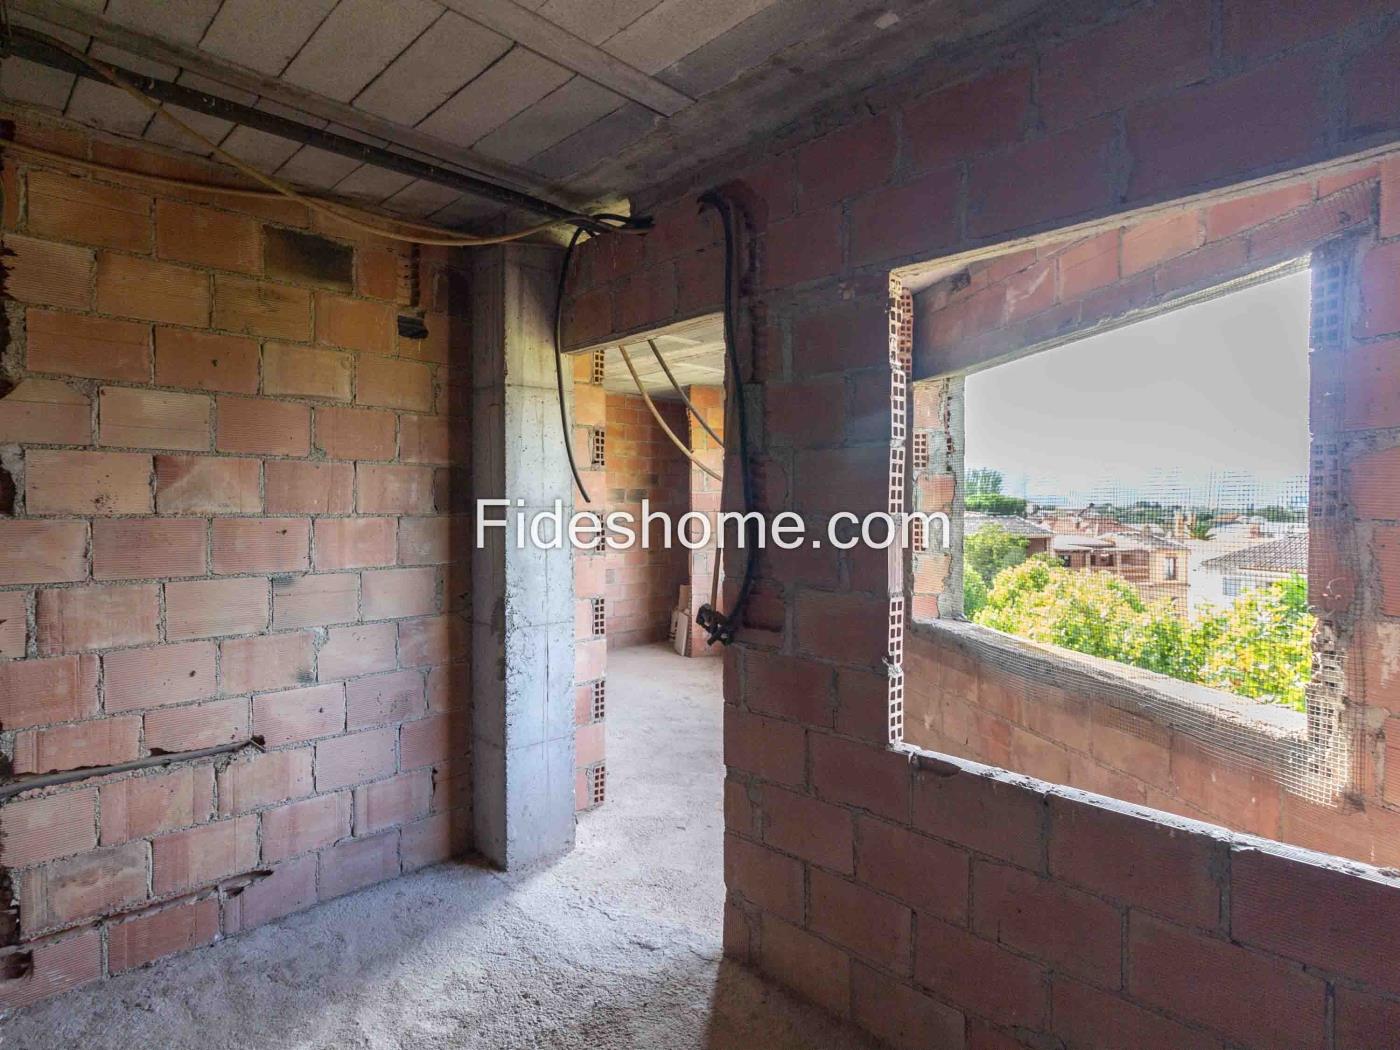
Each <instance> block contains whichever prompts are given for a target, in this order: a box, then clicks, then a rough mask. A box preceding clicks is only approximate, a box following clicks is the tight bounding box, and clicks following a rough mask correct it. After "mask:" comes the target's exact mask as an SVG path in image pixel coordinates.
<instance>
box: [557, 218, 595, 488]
mask: <svg viewBox="0 0 1400 1050" xmlns="http://www.w3.org/2000/svg"><path fill="white" fill-rule="evenodd" d="M583 234H584V229H583V227H582V226H578V227H575V229H574V235H573V236H572V237H570V238H569V245H568V247H567V248H565V249H564V258H563V260H562V261H561V262H560V264H559V289H558V294H557V295H555V297H554V380H555V382H556V383H557V384H558V387H559V426H560V428H561V429H562V430H563V432H564V453H565V455H567V456H568V457H569V470H570V471H571V472H572V473H573V475H574V484H575V485H577V486H578V491H579V495H581V496H582V497H583V502H585V503H590V502H592V501H591V500H590V499H589V498H588V490H587V489H586V488H584V487H583V478H582V477H581V476H580V475H579V472H578V464H577V463H575V462H574V438H573V434H572V433H570V431H569V416H568V412H567V411H566V410H565V408H564V284H565V282H566V281H568V279H569V261H570V260H571V259H572V258H573V255H574V247H575V246H576V245H577V244H578V239H579V238H580V237H582V236H583Z"/></svg>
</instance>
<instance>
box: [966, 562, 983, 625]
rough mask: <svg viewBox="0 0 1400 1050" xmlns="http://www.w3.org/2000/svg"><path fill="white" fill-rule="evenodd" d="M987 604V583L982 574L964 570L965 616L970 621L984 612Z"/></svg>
mask: <svg viewBox="0 0 1400 1050" xmlns="http://www.w3.org/2000/svg"><path fill="white" fill-rule="evenodd" d="M986 604H987V581H986V580H984V579H982V575H981V573H977V572H973V571H972V570H971V569H968V568H967V567H966V566H964V568H963V615H964V616H966V617H967V618H968V619H969V620H970V619H972V618H973V617H974V616H976V615H977V614H978V613H979V612H981V611H982V606H984V605H986Z"/></svg>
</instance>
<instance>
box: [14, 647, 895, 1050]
mask: <svg viewBox="0 0 1400 1050" xmlns="http://www.w3.org/2000/svg"><path fill="white" fill-rule="evenodd" d="M608 659H609V667H608V774H609V776H608V801H607V803H606V804H605V805H604V806H603V808H602V809H600V810H598V811H596V812H594V813H588V814H585V815H583V817H582V818H581V819H580V821H579V826H578V847H577V848H576V849H575V850H574V852H573V853H571V854H570V855H568V856H567V857H564V858H563V859H561V860H559V861H558V862H556V863H554V864H553V865H550V866H547V867H543V868H540V869H537V870H535V871H532V872H527V873H524V874H521V875H511V876H505V875H501V874H499V873H496V872H492V871H488V870H485V869H483V868H480V867H476V866H472V865H469V864H449V865H442V866H439V867H436V868H432V869H429V870H427V871H423V872H419V873H417V874H414V875H410V876H408V877H406V878H402V879H398V880H395V881H393V882H388V883H384V884H382V885H380V886H377V887H374V888H371V889H368V890H364V891H362V892H360V893H356V894H352V895H350V896H348V897H344V898H341V899H340V900H337V901H335V902H333V903H330V904H326V905H322V906H320V907H317V908H313V909H311V910H310V911H306V912H301V913H299V914H297V915H293V916H290V917H288V918H286V919H283V920H281V921H279V922H274V923H271V924H269V925H267V926H264V927H261V928H260V929H257V930H255V931H252V932H251V933H248V934H246V935H243V936H239V937H234V938H231V939H229V940H226V941H223V942H221V943H219V944H217V945H214V946H213V947H211V948H206V949H203V950H200V951H197V952H193V953H191V954H188V955H183V956H177V957H175V958H173V959H167V960H165V961H163V962H160V963H157V964H156V965H154V966H152V967H149V968H147V969H145V970H140V971H136V972H134V973H130V974H126V975H124V976H122V977H118V978H116V979H114V980H111V981H108V982H106V983H105V984H101V985H96V986H93V987H90V988H87V989H82V990H79V991H77V992H74V993H72V994H70V995H68V996H65V997H61V998H60V999H58V1000H56V1001H53V1002H49V1003H46V1004H40V1005H38V1006H35V1007H32V1008H30V1009H28V1010H25V1011H20V1012H18V1013H17V1014H15V1015H13V1016H11V1017H9V1018H7V1019H5V1020H4V1021H0V1047H3V1048H6V1050H8V1048H12V1047H13V1048H23V1050H47V1048H51V1047H52V1048H59V1047H63V1048H71V1047H82V1048H83V1050H105V1048H113V1050H132V1048H134V1047H161V1048H176V1047H189V1048H195V1047H198V1048H208V1050H224V1048H228V1050H234V1048H237V1050H253V1048H258V1050H265V1048H281V1047H297V1048H309V1047H318V1048H319V1047H326V1048H332V1047H334V1048H337V1050H342V1048H344V1050H351V1048H366V1050H410V1048H412V1050H420V1048H422V1050H431V1048H454V1050H455V1048H465V1047H481V1048H487V1047H490V1048H493V1050H498V1048H506V1047H549V1048H558V1047H580V1048H584V1047H586V1048H590V1050H597V1048H622V1047H648V1048H649V1047H666V1048H667V1050H679V1048H685V1047H702V1048H706V1050H753V1048H757V1047H762V1048H764V1050H789V1048H790V1050H799V1048H800V1050H807V1048H812V1047H831V1048H836V1050H844V1048H852V1050H855V1048H862V1050H869V1048H870V1047H871V1046H872V1045H873V1044H871V1043H869V1042H867V1041H866V1040H865V1039H864V1038H862V1037H861V1036H860V1035H859V1034H858V1033H856V1032H855V1031H854V1030H853V1029H849V1028H845V1027H843V1026H841V1025H839V1024H838V1023H836V1022H835V1021H834V1020H833V1019H831V1018H830V1017H828V1016H827V1015H825V1014H822V1013H820V1012H819V1011H817V1010H815V1009H812V1008H810V1007H807V1006H805V1005H803V1004H801V1003H798V1002H796V1001H795V1000H793V999H791V998H790V997H788V996H787V995H786V994H785V993H784V992H782V991H781V990H779V989H777V988H774V987H772V986H770V985H768V984H766V983H765V982H763V981H761V980H760V979H759V978H757V977H756V976H755V975H753V974H752V973H750V972H749V971H748V970H746V969H743V968H742V967H738V966H735V965H734V964H732V963H727V962H724V961H722V959H721V957H720V914H721V904H722V902H723V899H724V885H723V876H722V870H721V861H720V857H721V836H722V832H723V820H722V815H721V803H720V799H721V780H722V776H723V766H722V764H721V750H720V722H721V708H722V704H721V699H720V663H721V662H720V661H719V660H716V659H696V660H686V659H684V658H682V657H679V656H676V655H675V654H674V653H673V652H671V651H670V650H669V649H668V648H666V647H663V646H648V647H644V648H637V649H625V650H619V651H615V652H613V653H610V654H609V657H608Z"/></svg>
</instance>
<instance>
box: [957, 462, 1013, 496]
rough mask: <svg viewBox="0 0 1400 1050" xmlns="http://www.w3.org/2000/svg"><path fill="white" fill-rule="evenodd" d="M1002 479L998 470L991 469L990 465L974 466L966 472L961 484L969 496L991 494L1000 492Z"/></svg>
mask: <svg viewBox="0 0 1400 1050" xmlns="http://www.w3.org/2000/svg"><path fill="white" fill-rule="evenodd" d="M1003 480H1004V479H1003V478H1002V474H1001V471H999V470H993V469H992V468H991V467H974V468H973V469H972V470H969V471H968V472H967V477H966V478H965V479H964V481H963V485H964V488H965V491H966V492H967V494H968V495H969V496H992V495H996V494H998V493H1000V492H1001V485H1002V481H1003Z"/></svg>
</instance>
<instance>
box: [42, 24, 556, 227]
mask: <svg viewBox="0 0 1400 1050" xmlns="http://www.w3.org/2000/svg"><path fill="white" fill-rule="evenodd" d="M45 42H46V43H48V44H49V45H50V46H52V47H55V48H57V49H59V50H60V51H63V52H64V53H66V54H68V55H70V56H71V57H73V58H76V59H77V60H78V61H80V62H82V63H83V64H84V65H86V66H88V67H89V68H90V69H93V70H95V71H96V72H97V73H99V74H100V75H101V76H102V78H103V79H104V80H107V81H109V82H110V83H111V84H112V85H113V86H114V87H116V88H118V89H119V90H121V91H124V92H125V93H126V94H128V95H130V96H131V97H132V98H133V99H135V100H136V101H137V102H139V103H140V104H141V105H142V106H144V107H145V108H146V109H149V110H150V111H151V112H152V113H154V114H156V115H157V116H160V117H164V118H165V119H166V120H167V121H169V122H170V123H172V124H174V125H175V126H176V127H177V128H179V129H180V130H181V131H183V132H184V133H185V134H186V135H189V136H190V137H191V138H193V139H194V140H195V141H197V142H199V143H200V144H201V145H203V146H205V147H207V148H208V149H209V150H211V151H212V152H213V153H214V155H215V156H216V157H218V158H219V159H220V160H222V161H223V162H224V163H225V164H228V165H229V166H230V167H232V168H234V169H235V170H236V171H239V172H241V173H242V174H244V175H246V176H247V177H248V178H250V179H252V180H253V181H254V182H260V183H262V184H263V185H264V186H266V187H268V189H269V190H271V191H272V193H273V194H276V195H280V196H283V197H286V198H288V199H290V200H294V201H296V202H297V203H299V204H302V205H304V206H305V207H307V208H310V209H311V210H312V211H315V212H319V213H321V214H322V215H325V216H327V217H329V218H331V219H332V220H335V221H338V222H342V223H344V224H345V225H347V226H351V227H354V228H356V229H360V230H364V231H366V232H368V233H372V234H375V235H376V236H379V237H386V238H388V239H390V240H396V241H404V242H407V243H409V244H427V245H434V246H438V247H443V248H470V247H480V246H484V245H489V244H505V243H508V242H510V241H517V240H520V239H521V238H523V237H529V236H531V235H533V234H536V233H540V232H542V231H544V230H547V229H550V228H551V227H554V226H558V225H560V224H561V223H565V222H569V221H571V220H568V219H551V220H550V221H548V222H542V223H539V224H537V225H535V226H530V227H527V228H525V229H523V230H516V231H514V232H512V233H505V234H497V235H494V236H487V237H472V236H467V235H462V234H456V235H453V236H445V237H439V236H431V237H415V236H409V235H407V234H402V233H398V232H396V231H394V230H391V229H388V228H386V227H384V226H380V225H376V224H374V223H368V222H363V221H361V220H360V219H358V218H356V217H355V216H354V215H353V214H349V213H348V212H347V211H346V210H345V209H342V208H341V207H340V206H339V205H332V204H328V203H326V202H323V201H320V200H317V199H316V198H314V197H309V196H307V195H305V194H303V193H300V192H298V191H297V190H294V189H292V188H291V187H290V186H288V185H286V184H285V183H283V182H281V181H280V180H278V179H274V178H273V177H271V176H270V175H264V174H263V173H262V172H260V171H258V170H257V169H256V168H254V167H251V166H249V165H248V164H245V163H244V162H243V161H241V160H239V159H238V158H237V157H235V156H234V155H233V154H231V153H229V152H228V151H227V150H225V149H223V148H222V147H220V146H219V145H218V144H217V143H215V142H213V141H211V140H210V139H208V138H206V137H205V136H204V135H203V134H201V133H200V132H198V131H196V130H195V129H194V128H192V127H190V126H189V125H188V124H186V123H185V122H184V121H183V120H181V119H180V118H179V117H177V116H175V115H174V114H173V113H171V112H170V111H169V110H167V109H166V108H165V107H164V106H162V105H161V104H160V103H159V102H156V101H154V100H153V99H151V98H149V97H147V96H146V95H145V94H143V93H142V92H141V91H139V90H137V89H136V88H135V87H133V86H132V85H131V84H129V83H127V81H126V80H125V79H124V78H123V77H121V76H119V75H118V74H117V73H116V71H115V70H113V69H111V68H110V67H108V66H107V65H106V64H104V63H102V62H99V61H97V60H96V59H94V58H91V57H89V56H88V55H85V54H83V53H82V52H81V51H78V50H76V49H75V48H72V47H69V46H68V45H67V44H66V43H64V42H63V41H61V40H54V39H49V38H47V37H46V38H45ZM22 148H23V149H32V148H33V147H22ZM60 156H61V155H60ZM65 159H69V158H65ZM83 163H84V164H90V163H95V162H92V161H84V162H83ZM195 185H198V184H195ZM210 192H229V191H226V190H211V191H210ZM234 192H237V193H238V194H239V195H243V194H245V193H248V192H251V191H247V190H238V191H234ZM387 221H389V222H392V223H394V224H395V225H397V226H402V227H406V228H410V229H412V228H417V229H419V230H436V229H438V228H437V227H429V226H422V225H419V224H417V223H410V222H404V221H400V220H397V219H390V220H387ZM443 232H446V233H451V231H443Z"/></svg>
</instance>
